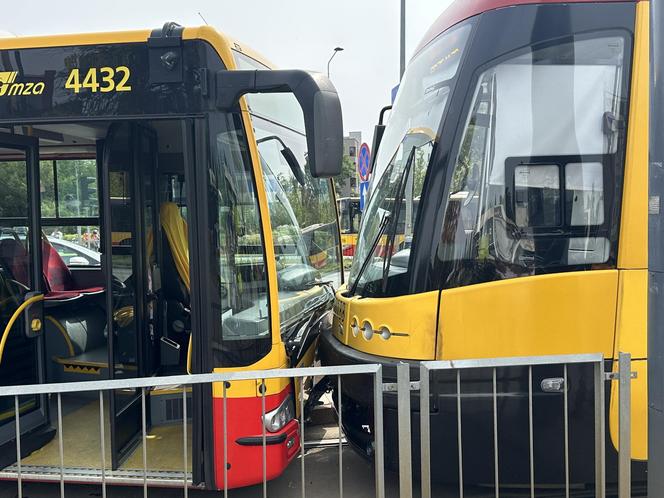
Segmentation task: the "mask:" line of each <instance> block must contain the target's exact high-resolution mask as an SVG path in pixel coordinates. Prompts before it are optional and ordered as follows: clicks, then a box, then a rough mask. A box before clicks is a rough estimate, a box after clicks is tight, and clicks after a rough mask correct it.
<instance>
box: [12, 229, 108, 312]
mask: <svg viewBox="0 0 664 498" xmlns="http://www.w3.org/2000/svg"><path fill="white" fill-rule="evenodd" d="M0 260H1V262H2V264H3V265H4V266H5V267H6V268H7V270H8V271H9V272H10V274H11V276H12V278H13V279H14V280H16V281H17V282H20V283H21V284H23V285H25V286H26V287H28V286H29V283H30V279H29V275H30V273H29V265H30V259H29V256H28V251H27V249H26V248H25V246H24V245H23V244H22V243H21V242H20V241H18V240H16V239H13V238H11V239H4V240H0ZM42 271H43V277H44V285H45V293H44V298H45V299H48V300H53V301H55V300H65V299H74V298H78V297H81V296H84V295H91V294H98V293H101V292H103V291H104V288H103V287H90V288H85V289H77V288H76V283H75V281H74V277H73V275H72V273H71V270H69V268H68V267H67V265H66V264H65V262H64V260H63V259H62V257H61V256H60V255H59V254H58V251H56V250H55V248H54V247H53V246H52V245H51V244H50V243H49V242H48V240H47V239H46V238H45V237H44V238H42Z"/></svg>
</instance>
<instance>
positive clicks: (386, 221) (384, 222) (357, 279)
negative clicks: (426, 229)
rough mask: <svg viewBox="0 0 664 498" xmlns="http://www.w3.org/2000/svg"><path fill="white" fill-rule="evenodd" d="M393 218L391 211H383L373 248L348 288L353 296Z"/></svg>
mask: <svg viewBox="0 0 664 498" xmlns="http://www.w3.org/2000/svg"><path fill="white" fill-rule="evenodd" d="M391 219H392V216H391V215H390V213H389V212H385V213H383V217H382V218H381V219H380V225H379V227H378V233H377V234H376V237H375V238H374V241H373V243H372V244H371V248H370V249H369V252H368V253H367V256H366V258H364V261H362V266H361V267H360V271H359V272H358V273H357V277H355V281H354V282H353V285H352V286H351V288H350V289H349V290H348V293H349V295H351V296H353V295H355V291H357V286H358V285H359V283H360V278H361V277H362V275H363V274H364V271H365V270H366V269H367V266H369V263H370V262H371V259H372V258H373V254H374V252H375V251H376V246H378V242H380V238H381V237H382V236H383V233H385V229H386V228H387V225H389V224H390V220H391Z"/></svg>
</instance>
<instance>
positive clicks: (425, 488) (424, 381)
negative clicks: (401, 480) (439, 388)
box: [420, 363, 431, 498]
mask: <svg viewBox="0 0 664 498" xmlns="http://www.w3.org/2000/svg"><path fill="white" fill-rule="evenodd" d="M429 411H430V407H429V370H428V369H427V367H426V365H425V364H424V363H420V470H421V474H422V476H421V484H420V487H421V490H422V492H421V494H422V498H431V420H430V418H429Z"/></svg>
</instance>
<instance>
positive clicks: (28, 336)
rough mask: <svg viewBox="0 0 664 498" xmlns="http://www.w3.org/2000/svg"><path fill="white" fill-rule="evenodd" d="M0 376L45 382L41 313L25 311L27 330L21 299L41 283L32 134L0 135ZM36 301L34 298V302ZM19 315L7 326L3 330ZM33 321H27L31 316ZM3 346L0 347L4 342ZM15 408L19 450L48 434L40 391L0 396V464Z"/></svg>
mask: <svg viewBox="0 0 664 498" xmlns="http://www.w3.org/2000/svg"><path fill="white" fill-rule="evenodd" d="M0 176H1V177H2V178H3V183H4V185H5V188H6V189H7V190H5V189H4V188H3V192H5V195H2V196H0V324H2V327H1V329H0V334H3V336H4V335H6V337H3V338H2V345H0V378H2V379H3V384H4V385H21V384H40V383H43V382H44V365H43V358H44V341H43V338H42V337H41V330H42V327H41V324H43V313H41V309H40V308H39V307H35V308H33V309H32V310H31V311H30V312H29V313H30V316H31V317H32V318H34V319H37V320H39V322H35V326H34V327H33V330H31V331H30V332H28V327H27V325H26V319H25V314H26V313H25V312H22V313H20V315H18V313H17V311H18V309H19V307H20V306H21V304H22V303H23V302H25V301H26V300H27V299H29V298H30V296H31V295H39V294H40V293H41V291H42V287H43V272H42V254H41V247H42V241H41V227H40V208H39V203H38V202H28V200H29V199H30V200H32V199H39V190H40V183H39V146H38V141H37V139H36V138H33V137H29V136H15V135H9V134H4V133H3V134H0ZM40 304H41V303H37V306H39V305H40ZM14 315H18V316H17V319H16V321H15V322H14V324H13V326H12V327H11V329H10V330H5V324H9V323H10V320H11V319H12V317H13V316H14ZM31 321H32V320H31ZM3 346H4V347H3ZM17 407H18V411H19V413H20V417H19V431H20V433H21V453H22V454H27V453H29V452H31V451H34V450H35V449H37V448H39V447H40V446H42V445H43V444H44V443H45V442H47V441H48V440H49V439H51V438H52V437H53V430H52V429H50V427H49V426H48V403H47V400H46V398H45V396H19V397H18V398H16V399H14V398H2V399H0V465H2V466H6V465H9V464H11V463H13V462H15V461H16V453H17V452H16V432H17V429H16V417H15V414H16V409H17Z"/></svg>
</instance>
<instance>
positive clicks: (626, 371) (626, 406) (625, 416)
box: [618, 353, 632, 498]
mask: <svg viewBox="0 0 664 498" xmlns="http://www.w3.org/2000/svg"><path fill="white" fill-rule="evenodd" d="M631 382H632V355H631V354H629V353H620V354H619V355H618V433H619V439H618V496H619V498H630V497H631V495H632V490H631V485H632V472H631V470H632V469H631V465H632V423H631V394H632V388H631V387H632V386H631Z"/></svg>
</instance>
